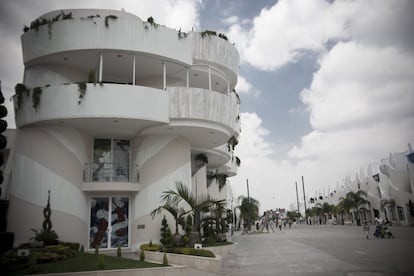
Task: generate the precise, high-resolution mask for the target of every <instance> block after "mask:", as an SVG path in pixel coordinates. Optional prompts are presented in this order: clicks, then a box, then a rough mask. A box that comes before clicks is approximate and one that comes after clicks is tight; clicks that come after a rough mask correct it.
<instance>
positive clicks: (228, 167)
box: [217, 156, 239, 177]
mask: <svg viewBox="0 0 414 276" xmlns="http://www.w3.org/2000/svg"><path fill="white" fill-rule="evenodd" d="M238 170H239V165H238V164H237V157H235V156H232V158H231V159H230V160H229V161H228V162H227V163H226V164H225V165H224V166H222V167H220V168H218V170H217V173H219V174H225V175H227V176H228V177H232V176H235V175H236V174H237V172H238Z"/></svg>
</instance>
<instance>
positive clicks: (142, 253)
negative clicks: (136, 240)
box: [139, 250, 145, 262]
mask: <svg viewBox="0 0 414 276" xmlns="http://www.w3.org/2000/svg"><path fill="white" fill-rule="evenodd" d="M139 260H140V261H141V262H143V261H145V253H144V250H141V253H140V254H139Z"/></svg>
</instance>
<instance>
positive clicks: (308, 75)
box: [0, 0, 414, 210]
mask: <svg viewBox="0 0 414 276" xmlns="http://www.w3.org/2000/svg"><path fill="white" fill-rule="evenodd" d="M63 8H107V9H118V10H119V9H121V8H124V9H125V10H126V11H128V12H131V13H134V14H136V15H138V16H139V17H141V18H142V19H143V20H145V19H146V18H148V17H149V16H152V17H153V18H154V19H155V21H156V22H158V23H160V24H163V25H166V26H168V27H171V28H176V29H179V28H181V29H182V30H187V31H188V30H192V29H193V30H197V31H203V30H206V29H208V30H216V31H218V32H223V33H225V34H226V35H227V37H228V38H229V40H230V42H231V43H235V46H236V47H237V49H238V50H239V52H240V56H241V63H240V71H239V80H238V85H237V88H236V90H237V91H238V93H239V94H240V96H241V101H242V104H241V112H242V113H241V119H242V135H241V137H240V143H239V145H238V147H237V149H236V154H237V155H238V156H239V157H240V159H241V161H242V166H241V167H240V169H239V174H238V175H237V176H236V177H233V178H231V179H230V182H231V184H232V187H233V190H234V193H235V194H237V195H246V193H247V192H246V180H247V179H248V180H249V186H250V195H251V196H253V197H255V198H256V199H258V200H259V201H260V202H261V207H262V210H265V209H270V208H276V207H282V208H289V205H290V204H291V203H295V202H296V193H295V182H296V181H297V182H298V187H299V191H300V193H299V197H300V198H303V193H302V185H301V176H304V180H305V189H306V193H307V197H310V196H314V195H315V193H318V194H319V192H321V193H324V191H325V192H327V191H328V188H330V189H334V188H335V187H336V185H337V183H341V182H342V180H343V179H344V178H345V177H346V176H347V175H349V176H351V178H353V177H355V174H356V172H358V171H359V170H360V168H361V167H364V168H365V169H366V167H367V165H368V164H369V163H378V162H379V161H380V159H381V158H384V157H387V156H388V154H389V153H390V152H403V151H405V150H407V144H408V143H411V144H413V143H414V35H412V32H413V31H412V27H413V26H414V16H413V14H414V1H410V0H359V1H358V0H356V1H325V0H280V1H276V0H272V1H271V0H257V1H250V0H205V1H202V0H139V1H137V0H125V1H122V0H118V1H113V0H100V1H98V0H94V1H85V0H82V1H81V0H72V1H57V0H37V1H31V0H4V1H1V2H0V37H1V46H0V47H1V51H0V61H1V62H0V79H1V81H2V91H3V94H5V96H6V98H9V97H10V96H11V95H12V94H13V93H14V92H13V87H14V85H15V84H16V83H18V82H21V81H22V76H23V65H22V55H21V48H20V35H21V34H22V28H23V26H24V25H29V24H30V22H31V21H32V20H33V19H34V18H36V17H38V16H40V15H42V14H43V13H46V12H48V11H50V10H54V9H63ZM8 106H9V110H11V103H10V102H8ZM13 120H14V118H13V117H12V116H9V118H8V121H9V126H13V125H14V123H13Z"/></svg>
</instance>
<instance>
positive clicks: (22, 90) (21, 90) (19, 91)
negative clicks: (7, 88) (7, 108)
mask: <svg viewBox="0 0 414 276" xmlns="http://www.w3.org/2000/svg"><path fill="white" fill-rule="evenodd" d="M14 92H15V93H16V96H17V108H16V110H19V109H20V107H21V106H22V105H23V94H26V96H29V95H30V89H27V88H26V86H25V85H24V84H22V83H18V84H16V86H15V87H14Z"/></svg>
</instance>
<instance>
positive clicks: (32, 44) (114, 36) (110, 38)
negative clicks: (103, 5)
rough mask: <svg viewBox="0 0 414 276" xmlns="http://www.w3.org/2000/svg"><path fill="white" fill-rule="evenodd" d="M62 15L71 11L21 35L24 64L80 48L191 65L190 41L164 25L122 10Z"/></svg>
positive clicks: (47, 16) (56, 13)
mask: <svg viewBox="0 0 414 276" xmlns="http://www.w3.org/2000/svg"><path fill="white" fill-rule="evenodd" d="M64 12H65V14H69V13H70V12H71V13H72V19H67V20H58V21H56V22H53V23H52V24H51V27H48V24H45V25H41V26H39V27H38V29H37V31H36V30H35V29H31V30H29V31H27V32H26V33H24V34H23V35H22V45H23V61H24V63H27V62H29V61H31V60H34V59H36V58H39V57H41V56H46V55H50V54H54V53H59V52H68V51H76V50H80V49H83V50H87V49H106V50H107V49H117V50H126V51H135V52H143V53H148V54H152V55H157V56H163V57H165V58H167V59H173V60H178V61H181V62H183V63H186V64H191V63H192V51H191V50H192V40H191V39H190V38H189V37H187V38H183V39H179V37H178V32H177V31H176V30H173V29H169V28H166V27H164V26H157V28H155V27H154V26H152V25H151V24H149V23H145V22H143V21H142V20H141V19H140V18H138V17H137V16H134V15H132V14H130V13H126V12H121V11H112V10H95V9H90V10H65V11H64ZM59 13H60V11H54V12H51V13H47V14H45V15H43V16H41V17H40V18H46V19H51V18H53V17H55V16H56V15H58V14H59ZM97 15H99V17H97ZM92 16H93V17H92ZM108 16H115V17H116V18H114V17H112V18H113V19H110V18H107V17H108Z"/></svg>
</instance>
